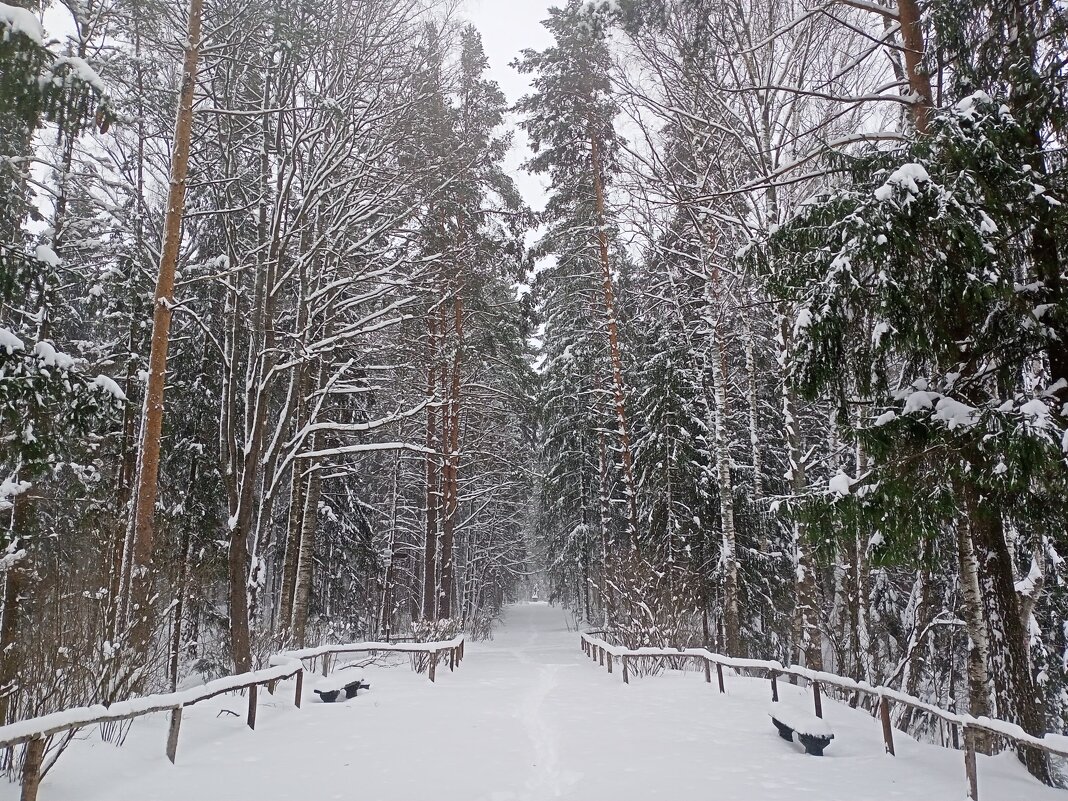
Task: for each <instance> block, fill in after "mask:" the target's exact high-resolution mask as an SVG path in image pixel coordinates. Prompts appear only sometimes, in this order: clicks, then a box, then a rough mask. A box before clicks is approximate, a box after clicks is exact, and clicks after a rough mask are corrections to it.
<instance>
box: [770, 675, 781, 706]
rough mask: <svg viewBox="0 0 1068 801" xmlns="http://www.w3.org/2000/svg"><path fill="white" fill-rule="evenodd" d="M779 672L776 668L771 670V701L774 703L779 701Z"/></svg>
mask: <svg viewBox="0 0 1068 801" xmlns="http://www.w3.org/2000/svg"><path fill="white" fill-rule="evenodd" d="M778 676H779V674H778V673H776V672H775V671H774V670H773V671H771V702H772V703H773V704H777V703H779V679H778Z"/></svg>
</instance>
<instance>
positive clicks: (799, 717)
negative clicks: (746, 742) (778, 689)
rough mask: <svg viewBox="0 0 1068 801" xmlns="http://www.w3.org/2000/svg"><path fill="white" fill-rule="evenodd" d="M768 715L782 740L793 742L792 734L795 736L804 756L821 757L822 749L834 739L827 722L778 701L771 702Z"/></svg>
mask: <svg viewBox="0 0 1068 801" xmlns="http://www.w3.org/2000/svg"><path fill="white" fill-rule="evenodd" d="M768 714H769V715H770V716H771V722H772V723H774V724H775V728H776V729H778V730H779V736H780V737H782V738H783V739H784V740H789V741H790V742H793V741H794V734H795V733H796V734H797V739H798V740H799V741H800V742H801V745H803V746H804V747H805V753H806V754H811V755H812V756H823V749H824V748H826V747H827V746H828V745H830V743H831V740H833V739H834V732H833V731H831V727H830V725H829V724H828V723H827V721H825V720H824V719H823V718H818V717H816V716H815V715H813V714H812V713H811V712H809V711H807V710H804V709H799V708H798V707H795V706H792V705H790V704H786V703H783V702H781V701H778V702H772V704H771V708H770V710H769V711H768Z"/></svg>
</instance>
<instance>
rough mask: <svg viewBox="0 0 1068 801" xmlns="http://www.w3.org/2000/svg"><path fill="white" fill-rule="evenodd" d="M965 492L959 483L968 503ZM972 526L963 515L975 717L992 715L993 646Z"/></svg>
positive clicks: (964, 597) (984, 742)
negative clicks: (973, 543) (990, 664)
mask: <svg viewBox="0 0 1068 801" xmlns="http://www.w3.org/2000/svg"><path fill="white" fill-rule="evenodd" d="M965 492H966V491H965V490H964V488H963V487H960V486H959V485H958V487H957V495H958V497H959V498H960V499H961V500H962V501H964V502H965V503H966V501H965V499H964V494H965ZM965 508H966V507H965ZM969 528H970V521H969V518H968V517H967V516H965V517H963V518H962V519H961V520H960V521H959V522H958V524H957V526H956V542H957V562H958V565H959V568H960V591H961V606H962V612H963V617H964V627H965V631H966V632H967V634H968V655H967V678H968V712H969V714H971V715H972V716H973V717H984V716H985V717H991V716H992V715H993V708H992V705H991V701H990V687H991V682H990V674H989V672H988V670H987V665H988V664H989V657H990V646H989V640H988V638H987V625H986V613H985V611H984V609H983V596H982V589H981V588H980V585H979V565H978V563H977V561H976V555H975V549H974V548H973V546H972V536H971V534H970V532H969ZM976 738H977V742H976V748H978V749H979V750H980V751H983V752H989V750H990V742H989V737H987V736H986V735H985V734H984V733H982V732H976Z"/></svg>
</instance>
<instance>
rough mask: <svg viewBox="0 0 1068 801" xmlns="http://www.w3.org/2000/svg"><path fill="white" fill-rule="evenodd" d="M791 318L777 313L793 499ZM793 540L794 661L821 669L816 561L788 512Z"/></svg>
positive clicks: (796, 480) (796, 456) (796, 483)
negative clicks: (778, 315)
mask: <svg viewBox="0 0 1068 801" xmlns="http://www.w3.org/2000/svg"><path fill="white" fill-rule="evenodd" d="M792 336H793V332H792V331H791V329H790V321H789V319H788V317H787V315H786V314H782V315H781V316H780V327H779V347H780V351H779V367H780V370H781V373H782V377H783V382H782V393H783V395H782V411H783V424H784V425H785V427H786V431H785V434H786V436H785V439H786V451H787V458H788V461H789V467H788V477H789V482H790V489H791V492H792V493H793V496H794V497H795V498H798V499H799V498H800V497H801V495H802V494H803V493H804V491H805V485H806V483H807V479H806V476H805V464H804V457H803V455H802V453H801V435H800V433H799V431H798V427H797V411H796V402H795V400H794V390H793V386H792V384H791V381H790V369H791V368H790V365H791V362H792V359H793V355H792ZM791 518H792V520H791V527H792V539H793V544H794V559H795V590H794V597H795V598H796V601H795V606H794V632H793V633H794V650H795V652H796V660H797V662H799V663H801V664H803V665H804V666H805V667H809V668H811V669H813V670H823V634H822V632H821V629H820V623H819V610H820V603H819V594H818V592H817V589H818V587H817V584H816V564H815V559H814V558H813V554H812V548H811V546H810V545H809V543H808V532H807V531H806V529H805V524H804V523H803V522H802V521H801V520H800V518H798V517H797V515H796V512H795V511H793V510H792V511H791Z"/></svg>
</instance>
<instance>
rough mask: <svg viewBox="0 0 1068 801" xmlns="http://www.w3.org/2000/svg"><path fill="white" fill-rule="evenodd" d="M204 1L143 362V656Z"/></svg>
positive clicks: (137, 635) (138, 605)
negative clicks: (145, 364)
mask: <svg viewBox="0 0 1068 801" xmlns="http://www.w3.org/2000/svg"><path fill="white" fill-rule="evenodd" d="M203 9H204V0H190V2H189V22H188V31H187V38H186V46H185V63H184V65H183V67H182V85H181V91H180V94H179V97H178V111H177V116H176V120H175V124H174V143H173V150H172V153H171V175H170V186H169V189H168V194H167V211H166V215H165V217H164V220H163V245H162V249H161V251H160V260H159V274H158V276H157V279H156V292H155V296H154V298H155V300H154V307H153V315H152V345H151V349H150V351H149V357H148V383H147V386H146V387H145V402H144V406H143V408H142V421H141V454H140V458H139V459H138V464H137V482H136V485H135V488H134V496H133V532H134V537H133V553H132V569H131V571H130V588H129V594H130V598H131V603H130V611H131V615H132V620H131V621H130V623H131V641H132V644H133V647H134V648H135V649H137V650H138V651H139V652H141V653H142V654H143V653H146V652H147V651H148V648H149V640H150V639H151V636H152V629H153V621H152V618H151V611H150V608H149V607H150V605H151V603H152V585H153V581H152V552H153V550H154V548H155V513H156V493H157V490H158V476H159V459H160V440H161V439H162V435H163V391H164V387H165V385H166V370H167V350H168V347H169V344H170V328H171V309H172V307H173V305H174V297H173V296H174V273H175V269H176V267H177V264H178V251H179V248H180V246H181V241H182V217H183V216H184V214H185V189H186V175H187V173H188V170H189V148H190V142H191V140H192V134H193V95H194V91H195V89H196V76H197V61H198V59H199V57H200V27H201V17H202V15H203Z"/></svg>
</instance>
